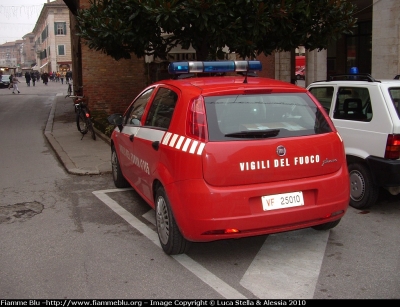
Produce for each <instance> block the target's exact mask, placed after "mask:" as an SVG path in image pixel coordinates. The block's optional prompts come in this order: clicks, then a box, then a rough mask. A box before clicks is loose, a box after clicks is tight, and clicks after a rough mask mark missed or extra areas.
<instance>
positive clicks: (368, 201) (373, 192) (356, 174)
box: [348, 163, 379, 209]
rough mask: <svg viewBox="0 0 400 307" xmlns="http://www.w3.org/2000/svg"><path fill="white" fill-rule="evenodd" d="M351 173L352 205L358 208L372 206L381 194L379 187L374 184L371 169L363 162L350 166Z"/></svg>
mask: <svg viewBox="0 0 400 307" xmlns="http://www.w3.org/2000/svg"><path fill="white" fill-rule="evenodd" d="M348 169H349V174H350V206H352V207H353V208H356V209H365V208H369V207H371V206H372V205H373V204H374V203H375V202H376V200H377V199H378V196H379V187H378V186H377V185H375V184H374V182H373V178H372V175H371V171H370V170H369V169H368V167H367V166H366V165H364V164H361V163H351V164H349V166H348Z"/></svg>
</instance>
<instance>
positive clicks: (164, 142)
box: [162, 132, 172, 145]
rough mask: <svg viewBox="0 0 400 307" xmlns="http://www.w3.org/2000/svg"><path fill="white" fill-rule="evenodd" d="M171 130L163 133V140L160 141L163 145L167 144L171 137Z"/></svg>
mask: <svg viewBox="0 0 400 307" xmlns="http://www.w3.org/2000/svg"><path fill="white" fill-rule="evenodd" d="M171 135H172V134H171V132H167V133H166V134H165V136H164V139H163V141H162V144H163V145H167V144H168V142H169V138H170V137H171Z"/></svg>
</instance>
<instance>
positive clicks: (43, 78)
mask: <svg viewBox="0 0 400 307" xmlns="http://www.w3.org/2000/svg"><path fill="white" fill-rule="evenodd" d="M42 80H43V83H44V84H45V85H47V83H48V82H49V74H48V73H47V72H45V73H43V74H42Z"/></svg>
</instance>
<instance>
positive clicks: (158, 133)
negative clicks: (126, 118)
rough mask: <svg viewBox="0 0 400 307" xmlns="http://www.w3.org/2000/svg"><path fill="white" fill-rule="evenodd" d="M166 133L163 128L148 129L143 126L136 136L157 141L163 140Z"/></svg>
mask: <svg viewBox="0 0 400 307" xmlns="http://www.w3.org/2000/svg"><path fill="white" fill-rule="evenodd" d="M164 134H165V131H162V130H155V129H147V128H143V127H142V128H140V129H139V130H138V131H137V133H136V134H135V137H138V138H141V139H144V140H148V141H151V142H155V141H161V140H162V138H163V136H164Z"/></svg>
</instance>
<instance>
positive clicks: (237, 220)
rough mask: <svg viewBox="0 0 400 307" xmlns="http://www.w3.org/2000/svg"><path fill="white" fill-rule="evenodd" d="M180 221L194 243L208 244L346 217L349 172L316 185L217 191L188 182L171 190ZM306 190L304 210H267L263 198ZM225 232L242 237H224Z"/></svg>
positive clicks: (322, 179) (285, 184) (199, 182)
mask: <svg viewBox="0 0 400 307" xmlns="http://www.w3.org/2000/svg"><path fill="white" fill-rule="evenodd" d="M165 188H166V191H167V194H168V197H169V200H170V203H171V206H172V209H173V212H174V216H175V219H176V222H177V224H178V226H179V228H180V230H181V232H182V234H183V236H184V237H185V238H186V239H188V240H189V241H197V242H207V241H214V240H220V239H231V238H242V237H249V236H256V235H263V234H270V233H278V232H284V231H290V230H296V229H301V228H306V227H311V226H315V225H320V224H324V223H327V222H331V221H335V220H337V219H339V218H341V217H342V216H343V215H344V214H345V212H346V210H347V208H348V205H349V197H350V190H349V188H350V183H349V179H348V173H347V169H345V170H341V171H340V172H338V173H336V174H334V175H332V174H331V175H326V176H321V177H318V178H313V179H311V180H309V179H308V180H307V181H305V180H304V179H302V180H292V181H285V182H280V183H274V184H268V185H265V184H257V185H248V186H240V187H238V186H232V187H223V188H221V187H211V186H209V185H207V184H206V183H205V182H204V181H203V180H187V181H182V182H178V183H174V184H171V185H168V186H166V187H165ZM294 191H302V192H303V196H304V202H305V204H304V206H299V207H292V208H286V209H278V210H270V211H264V210H263V207H262V202H261V196H265V195H271V194H280V193H288V192H294ZM225 229H237V230H239V232H238V233H230V234H224V230H225Z"/></svg>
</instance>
